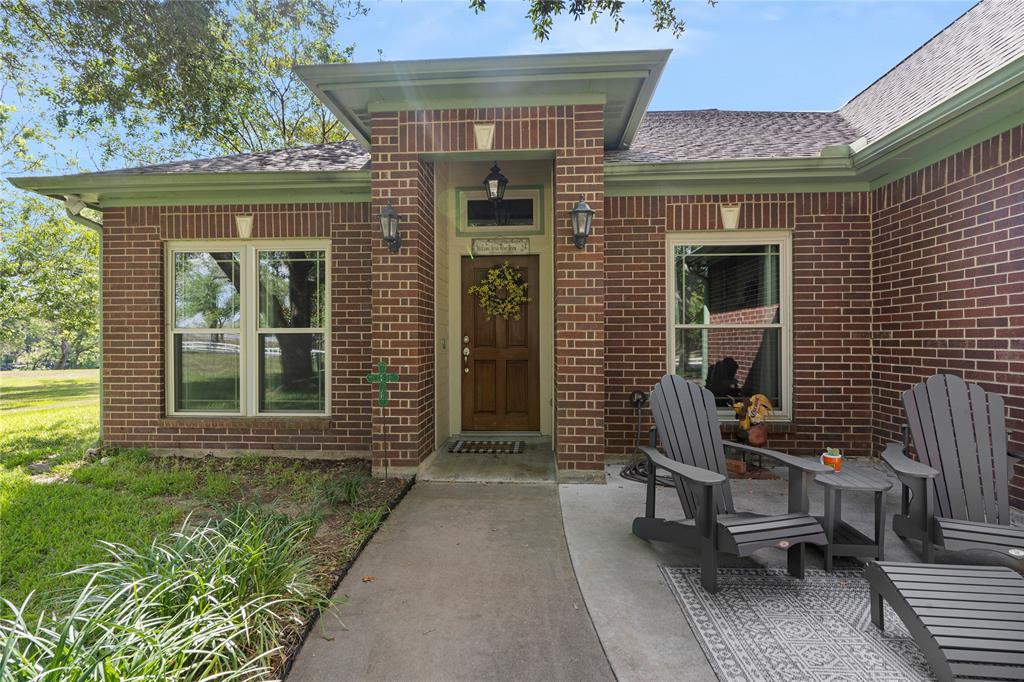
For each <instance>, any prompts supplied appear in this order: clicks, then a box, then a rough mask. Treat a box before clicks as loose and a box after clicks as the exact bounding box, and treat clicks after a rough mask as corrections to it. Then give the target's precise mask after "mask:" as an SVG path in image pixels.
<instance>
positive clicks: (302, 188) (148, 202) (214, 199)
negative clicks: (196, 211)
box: [10, 170, 370, 208]
mask: <svg viewBox="0 0 1024 682" xmlns="http://www.w3.org/2000/svg"><path fill="white" fill-rule="evenodd" d="M10 182H11V184H12V185H14V186H15V187H18V188H20V189H24V190H29V191H32V192H37V193H39V194H43V195H46V196H51V197H56V198H64V197H65V196H68V195H71V194H77V195H79V196H81V197H82V200H83V201H84V202H85V203H86V204H89V205H90V206H93V207H96V208H109V207H113V206H164V205H190V206H197V205H207V204H283V203H289V204H290V203H307V202H314V203H315V202H340V203H350V202H365V201H369V200H370V171H368V170H358V171H272V172H253V173H137V174H132V173H85V174H81V175H58V176H50V177H45V176H44V177H21V178H10Z"/></svg>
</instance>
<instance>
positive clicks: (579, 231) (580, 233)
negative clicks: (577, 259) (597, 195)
mask: <svg viewBox="0 0 1024 682" xmlns="http://www.w3.org/2000/svg"><path fill="white" fill-rule="evenodd" d="M570 215H571V216H572V243H573V244H575V245H576V248H577V249H582V248H583V247H584V246H586V245H587V238H588V237H590V232H591V230H592V229H593V226H594V209H592V208H590V206H588V205H587V202H586V201H584V200H583V195H582V194H581V195H580V203H578V204H576V208H574V209H573V210H572V212H571V213H570Z"/></svg>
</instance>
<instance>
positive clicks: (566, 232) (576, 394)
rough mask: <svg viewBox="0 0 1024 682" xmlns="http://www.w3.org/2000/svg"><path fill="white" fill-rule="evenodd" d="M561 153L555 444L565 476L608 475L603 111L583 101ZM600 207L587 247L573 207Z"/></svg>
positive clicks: (557, 182) (560, 470)
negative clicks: (576, 229)
mask: <svg viewBox="0 0 1024 682" xmlns="http://www.w3.org/2000/svg"><path fill="white" fill-rule="evenodd" d="M569 124H570V127H569V130H568V131H567V135H566V139H565V140H564V141H563V143H562V146H561V147H560V148H559V149H557V150H556V153H555V176H554V184H555V191H554V198H555V202H554V208H555V219H554V232H555V233H554V243H555V449H556V453H557V459H558V475H559V478H560V479H563V480H565V479H593V480H600V481H602V482H603V481H604V456H605V443H604V382H605V374H604V344H605V328H604V112H603V109H602V108H601V107H600V106H576V107H573V109H572V116H571V119H570V121H569ZM580 195H583V197H584V199H585V200H586V202H587V203H588V204H589V205H590V208H592V209H594V212H595V213H594V224H593V234H592V235H591V237H590V239H589V241H588V242H587V245H586V247H585V248H583V249H577V248H576V246H575V244H573V242H572V227H571V225H570V211H572V209H573V208H574V207H575V206H576V204H577V202H578V201H579V198H580Z"/></svg>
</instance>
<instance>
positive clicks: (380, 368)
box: [366, 360, 398, 407]
mask: <svg viewBox="0 0 1024 682" xmlns="http://www.w3.org/2000/svg"><path fill="white" fill-rule="evenodd" d="M366 380H367V381H368V382H370V383H371V384H380V393H378V395H377V404H378V405H380V406H381V407H385V406H387V404H388V400H389V398H388V383H389V382H392V381H398V375H397V374H394V373H393V372H389V371H388V363H386V362H384V361H383V360H381V361H380V362H378V363H377V371H376V372H370V373H369V374H367V375H366Z"/></svg>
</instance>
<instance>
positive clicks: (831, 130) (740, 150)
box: [605, 109, 858, 163]
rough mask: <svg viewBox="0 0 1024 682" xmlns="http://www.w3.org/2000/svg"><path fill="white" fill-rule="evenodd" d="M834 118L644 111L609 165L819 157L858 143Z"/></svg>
mask: <svg viewBox="0 0 1024 682" xmlns="http://www.w3.org/2000/svg"><path fill="white" fill-rule="evenodd" d="M857 137H858V135H857V133H856V131H855V130H854V129H853V127H852V126H851V125H850V124H849V123H848V122H847V121H846V120H845V119H844V118H843V117H842V116H840V115H839V114H837V113H833V112H823V111H720V110H718V109H701V110H696V111H649V112H647V114H646V115H645V116H644V120H643V122H642V123H641V124H640V128H639V129H638V130H637V133H636V137H635V138H634V139H633V144H632V145H630V147H629V149H619V150H614V151H609V152H607V153H606V154H605V160H606V161H607V162H608V163H658V162H671V161H707V160H714V159H754V158H771V157H782V156H788V157H793V156H797V157H799V156H818V153H819V152H820V151H821V148H822V147H825V146H827V145H832V144H846V143H849V142H852V141H853V140H855V139H857Z"/></svg>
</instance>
